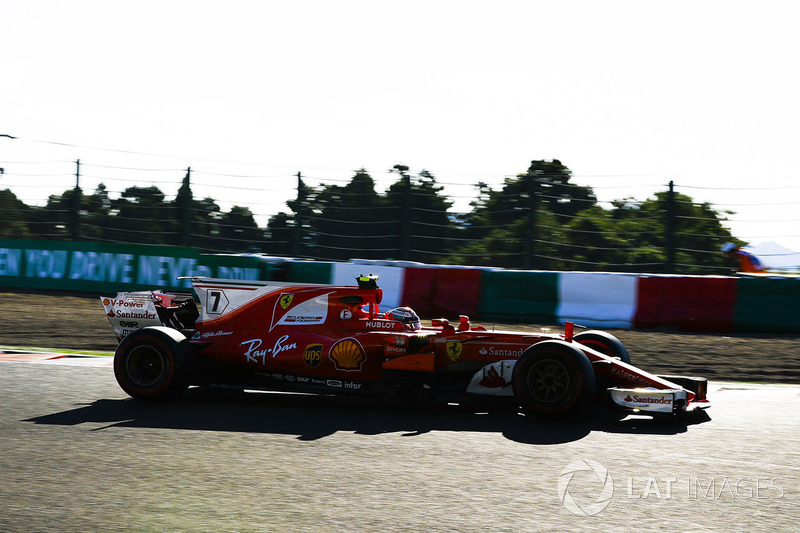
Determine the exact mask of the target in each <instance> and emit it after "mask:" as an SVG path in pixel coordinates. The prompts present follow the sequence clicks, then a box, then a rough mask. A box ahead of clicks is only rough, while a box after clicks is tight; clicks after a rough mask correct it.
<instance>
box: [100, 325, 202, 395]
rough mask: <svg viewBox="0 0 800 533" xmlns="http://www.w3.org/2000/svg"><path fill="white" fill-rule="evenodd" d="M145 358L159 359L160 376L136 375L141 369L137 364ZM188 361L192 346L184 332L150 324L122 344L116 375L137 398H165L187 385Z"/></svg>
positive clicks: (119, 381) (157, 361) (117, 352)
mask: <svg viewBox="0 0 800 533" xmlns="http://www.w3.org/2000/svg"><path fill="white" fill-rule="evenodd" d="M137 360H138V364H137ZM142 360H150V361H151V362H155V363H156V366H157V368H158V369H159V370H158V374H157V375H158V377H157V379H153V380H152V382H150V380H149V379H148V380H144V379H142V378H141V377H139V378H138V379H137V376H136V375H135V374H136V373H137V371H138V370H140V369H137V368H136V367H137V366H140V364H141V361H142ZM189 364H190V348H189V346H188V341H187V340H186V338H185V337H183V335H181V334H180V333H179V332H177V331H174V330H171V329H169V328H163V327H148V328H143V329H140V330H137V331H134V332H133V333H131V334H130V335H128V336H127V337H125V338H124V339H123V340H122V342H121V343H120V344H119V346H118V347H117V351H116V353H115V355H114V375H115V377H116V378H117V383H119V385H120V387H122V390H124V391H125V392H127V393H128V394H129V395H131V396H133V397H134V398H138V399H142V400H153V401H158V400H166V399H170V398H173V397H175V396H176V395H178V394H180V393H181V392H183V391H184V390H185V389H186V387H187V386H188V370H189V368H188V366H189ZM144 381H147V382H144Z"/></svg>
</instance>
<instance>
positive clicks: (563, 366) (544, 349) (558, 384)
mask: <svg viewBox="0 0 800 533" xmlns="http://www.w3.org/2000/svg"><path fill="white" fill-rule="evenodd" d="M511 383H512V386H513V390H514V395H515V396H516V398H517V400H519V403H520V404H521V405H522V408H523V409H525V410H526V411H529V412H532V413H535V414H537V415H540V416H544V417H547V418H564V417H566V416H569V415H570V414H572V413H573V412H574V411H575V410H576V409H577V408H579V407H581V406H582V405H583V404H584V403H586V401H587V400H588V399H589V397H590V396H591V395H592V394H593V393H594V390H595V384H594V370H592V365H591V363H590V362H589V358H588V357H586V355H585V354H584V353H583V352H581V351H580V350H579V349H577V348H576V347H575V346H573V345H571V344H570V343H568V342H564V341H559V340H548V341H542V342H539V343H536V344H534V345H533V346H531V347H530V348H528V349H527V350H525V351H524V352H523V353H522V355H521V356H520V358H519V359H518V360H517V363H516V365H515V366H514V372H513V375H512V380H511Z"/></svg>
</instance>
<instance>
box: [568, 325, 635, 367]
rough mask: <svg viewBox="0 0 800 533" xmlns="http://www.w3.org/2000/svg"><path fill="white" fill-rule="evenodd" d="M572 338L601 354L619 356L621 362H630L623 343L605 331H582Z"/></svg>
mask: <svg viewBox="0 0 800 533" xmlns="http://www.w3.org/2000/svg"><path fill="white" fill-rule="evenodd" d="M572 339H573V341H574V342H577V343H579V344H583V345H584V346H586V347H588V348H591V349H593V350H595V351H597V352H600V353H602V354H605V355H608V356H611V357H619V359H620V360H621V361H622V362H623V363H628V364H630V362H631V356H630V354H628V350H627V349H626V348H625V345H624V344H622V342H621V341H620V340H619V339H618V338H616V337H615V336H614V335H612V334H610V333H606V332H605V331H584V332H581V333H578V334H577V335H575V336H574V337H573V338H572Z"/></svg>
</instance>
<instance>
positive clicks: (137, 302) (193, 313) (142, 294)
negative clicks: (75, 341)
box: [100, 290, 199, 341]
mask: <svg viewBox="0 0 800 533" xmlns="http://www.w3.org/2000/svg"><path fill="white" fill-rule="evenodd" d="M100 301H101V302H102V304H103V309H104V310H105V312H106V317H107V318H108V321H109V322H110V323H111V327H112V328H114V333H115V334H116V335H117V340H119V341H121V340H122V339H123V338H124V337H126V336H127V335H128V334H130V333H132V332H133V331H136V330H137V329H141V328H144V327H147V326H167V327H170V328H173V329H177V330H179V331H184V330H190V329H192V328H193V327H194V323H195V321H196V320H197V317H198V314H199V313H198V311H197V305H195V302H194V298H193V297H192V294H191V293H188V292H162V291H157V290H154V291H133V292H118V293H117V295H116V297H110V296H102V297H100Z"/></svg>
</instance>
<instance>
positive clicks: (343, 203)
mask: <svg viewBox="0 0 800 533" xmlns="http://www.w3.org/2000/svg"><path fill="white" fill-rule="evenodd" d="M385 204H386V202H385V200H384V199H383V198H381V196H380V195H379V194H378V193H377V192H376V191H375V181H374V180H373V179H372V177H371V176H370V175H369V174H368V173H367V171H366V170H364V169H361V170H358V171H356V173H355V175H354V176H353V177H352V178H351V180H350V181H349V182H348V183H347V184H346V185H344V186H340V185H325V186H322V187H321V188H320V190H319V191H318V192H317V194H316V195H315V204H314V209H313V215H311V216H310V217H309V219H310V220H309V225H310V226H311V227H312V228H313V233H314V242H315V246H316V247H317V249H318V250H319V252H318V253H319V254H320V255H321V256H322V257H325V258H328V259H334V260H345V259H351V258H354V257H359V258H366V259H379V258H381V257H384V253H385V252H386V238H385V232H386V231H387V228H388V227H389V225H390V224H391V221H386V220H384V215H383V209H384V208H385Z"/></svg>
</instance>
